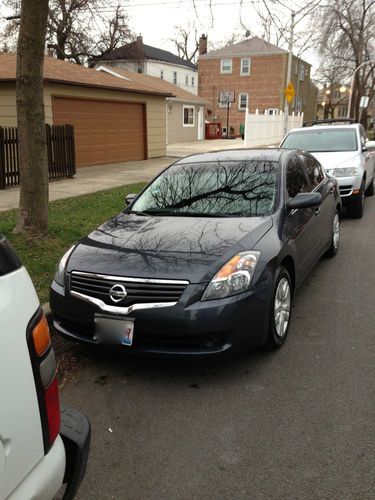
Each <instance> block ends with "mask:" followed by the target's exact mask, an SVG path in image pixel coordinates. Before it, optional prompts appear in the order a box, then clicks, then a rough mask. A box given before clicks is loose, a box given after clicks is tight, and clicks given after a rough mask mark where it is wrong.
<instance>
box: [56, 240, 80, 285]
mask: <svg viewBox="0 0 375 500" xmlns="http://www.w3.org/2000/svg"><path fill="white" fill-rule="evenodd" d="M74 248H75V245H73V246H72V247H70V248H69V250H68V251H67V252H66V253H65V254H64V255H63V257H62V258H61V260H60V262H59V266H58V268H57V271H56V274H55V277H54V280H55V281H56V283H58V284H59V285H61V286H64V270H65V266H66V263H67V261H68V259H69V257H70V254H71V253H72V252H73V250H74Z"/></svg>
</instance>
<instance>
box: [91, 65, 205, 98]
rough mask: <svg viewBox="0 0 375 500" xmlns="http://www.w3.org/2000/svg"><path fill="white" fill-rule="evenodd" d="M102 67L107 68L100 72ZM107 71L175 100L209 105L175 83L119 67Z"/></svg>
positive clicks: (109, 68) (109, 67)
mask: <svg viewBox="0 0 375 500" xmlns="http://www.w3.org/2000/svg"><path fill="white" fill-rule="evenodd" d="M101 67H105V65H101V66H99V67H98V70H100V68H101ZM107 69H108V70H110V71H112V72H113V73H117V74H118V75H120V76H121V77H123V78H128V79H129V80H131V81H134V82H138V83H142V84H143V85H147V86H148V87H151V88H153V89H156V90H158V91H159V92H166V93H169V94H174V96H175V98H177V99H180V100H183V101H186V102H191V103H194V102H196V103H200V104H202V105H203V104H206V103H207V101H206V100H205V99H203V98H202V97H199V96H197V95H195V94H192V93H191V92H188V91H187V90H184V89H182V88H181V87H178V86H177V85H174V84H173V83H170V82H167V81H165V80H161V79H160V78H157V77H155V76H148V75H143V74H140V73H134V72H131V71H126V70H124V69H120V68H118V67H117V66H116V67H112V66H108V67H107Z"/></svg>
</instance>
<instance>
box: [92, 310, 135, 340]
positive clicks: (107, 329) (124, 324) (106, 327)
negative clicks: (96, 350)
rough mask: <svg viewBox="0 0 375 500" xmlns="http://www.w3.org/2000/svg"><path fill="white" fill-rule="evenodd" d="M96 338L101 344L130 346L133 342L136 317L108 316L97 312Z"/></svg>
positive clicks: (95, 320)
mask: <svg viewBox="0 0 375 500" xmlns="http://www.w3.org/2000/svg"><path fill="white" fill-rule="evenodd" d="M94 322H95V334H94V340H95V341H96V342H99V343H101V344H108V345H119V344H120V345H123V346H126V347H130V346H131V345H132V344H133V336H134V319H133V318H122V317H112V316H111V317H108V316H102V315H99V314H95V316H94Z"/></svg>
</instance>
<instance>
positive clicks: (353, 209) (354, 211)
mask: <svg viewBox="0 0 375 500" xmlns="http://www.w3.org/2000/svg"><path fill="white" fill-rule="evenodd" d="M364 204H365V180H364V179H363V180H362V184H361V189H360V190H359V193H358V195H357V198H356V199H355V200H354V201H353V202H352V203H351V204H350V205H349V206H348V213H349V215H350V217H354V218H355V219H360V218H361V217H362V215H363V208H364Z"/></svg>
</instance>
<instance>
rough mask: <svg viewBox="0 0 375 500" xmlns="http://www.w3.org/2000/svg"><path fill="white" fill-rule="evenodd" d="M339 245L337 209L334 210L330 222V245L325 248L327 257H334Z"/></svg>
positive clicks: (338, 216)
mask: <svg viewBox="0 0 375 500" xmlns="http://www.w3.org/2000/svg"><path fill="white" fill-rule="evenodd" d="M339 245H340V214H339V211H338V210H336V213H335V216H334V217H333V224H332V236H331V246H330V247H329V249H328V250H327V253H326V255H327V256H328V257H334V256H335V255H336V254H337V252H338V249H339Z"/></svg>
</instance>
